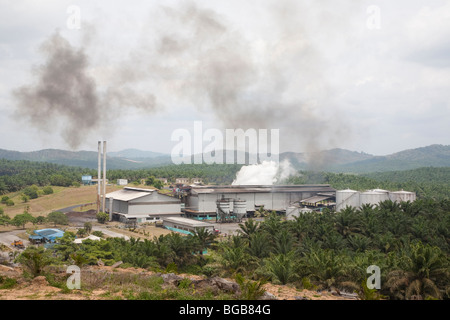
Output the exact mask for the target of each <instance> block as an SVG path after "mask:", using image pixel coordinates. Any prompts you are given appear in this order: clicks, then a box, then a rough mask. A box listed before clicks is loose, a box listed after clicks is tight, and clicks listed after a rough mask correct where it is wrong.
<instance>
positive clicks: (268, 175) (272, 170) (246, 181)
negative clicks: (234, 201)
mask: <svg viewBox="0 0 450 320" xmlns="http://www.w3.org/2000/svg"><path fill="white" fill-rule="evenodd" d="M295 173H296V170H295V169H294V168H293V167H292V165H291V163H290V162H289V161H288V160H284V161H282V162H281V163H277V162H275V161H263V162H262V163H260V164H253V165H249V166H243V167H242V168H241V170H239V172H238V173H237V174H236V179H235V180H234V181H233V183H232V185H235V186H237V185H273V184H276V183H280V182H282V181H284V180H285V179H287V178H289V176H291V175H293V174H295Z"/></svg>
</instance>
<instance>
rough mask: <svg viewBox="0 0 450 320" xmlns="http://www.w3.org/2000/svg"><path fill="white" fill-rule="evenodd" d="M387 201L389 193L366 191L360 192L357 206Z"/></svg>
mask: <svg viewBox="0 0 450 320" xmlns="http://www.w3.org/2000/svg"><path fill="white" fill-rule="evenodd" d="M386 200H389V193H388V192H376V191H372V190H370V191H366V192H361V194H360V195H359V205H360V206H362V205H363V204H375V205H377V204H378V203H380V202H382V201H386Z"/></svg>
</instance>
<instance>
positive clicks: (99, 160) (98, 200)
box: [97, 141, 102, 213]
mask: <svg viewBox="0 0 450 320" xmlns="http://www.w3.org/2000/svg"><path fill="white" fill-rule="evenodd" d="M101 146H102V142H101V141H99V142H98V171H97V213H99V212H100V192H101V189H100V172H101V163H102V161H101V153H102V147H101Z"/></svg>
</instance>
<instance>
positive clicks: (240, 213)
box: [233, 199, 247, 220]
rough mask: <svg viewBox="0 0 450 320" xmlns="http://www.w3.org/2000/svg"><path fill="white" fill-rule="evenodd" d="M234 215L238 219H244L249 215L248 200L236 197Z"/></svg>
mask: <svg viewBox="0 0 450 320" xmlns="http://www.w3.org/2000/svg"><path fill="white" fill-rule="evenodd" d="M233 215H235V216H236V218H237V219H238V220H242V218H243V217H245V216H246V215H247V201H245V200H241V199H234V201H233Z"/></svg>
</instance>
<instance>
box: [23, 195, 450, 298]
mask: <svg viewBox="0 0 450 320" xmlns="http://www.w3.org/2000/svg"><path fill="white" fill-rule="evenodd" d="M449 213H450V201H449V200H443V201H434V200H419V201H416V202H414V203H410V202H403V203H400V204H398V203H393V202H391V201H386V202H382V203H380V204H379V205H378V206H369V205H365V206H363V207H362V208H361V209H355V208H351V207H347V208H346V209H345V210H342V211H341V212H339V213H335V212H331V211H324V212H323V213H316V212H311V213H305V214H303V215H301V216H299V217H297V218H295V219H294V220H284V219H283V217H281V216H278V215H276V214H275V213H272V214H269V215H268V216H267V217H266V218H265V219H264V220H263V221H256V220H252V219H249V220H247V221H245V222H244V223H242V224H241V225H240V233H239V234H238V235H235V236H231V237H227V238H225V239H221V241H218V239H217V238H215V237H214V236H213V235H211V234H209V233H208V232H206V231H205V230H199V231H198V232H197V233H195V234H194V235H190V236H183V235H180V234H178V233H173V234H169V235H165V236H160V237H155V238H154V239H153V240H147V239H145V240H143V241H140V240H139V239H134V238H132V239H130V240H128V241H127V240H124V239H122V238H108V239H103V240H101V241H91V240H86V241H84V242H83V243H82V244H81V245H78V244H75V243H73V240H74V239H75V235H74V234H73V233H70V232H67V233H66V234H65V236H64V237H63V238H62V239H61V240H60V243H59V244H58V245H56V246H55V247H54V248H53V249H52V250H54V254H52V255H51V256H52V257H53V261H52V263H54V264H55V263H56V264H58V263H59V264H68V263H71V264H77V265H79V266H80V267H82V266H83V265H85V264H96V263H97V262H98V260H102V261H103V262H104V263H105V264H107V265H112V264H113V263H115V262H117V261H123V262H124V264H123V266H125V267H126V266H133V267H140V268H146V269H150V270H156V271H167V272H177V271H178V272H186V273H192V274H201V275H206V276H222V277H236V276H237V277H242V278H241V281H243V279H247V280H252V281H256V283H258V282H260V283H263V282H265V281H270V282H272V283H276V284H290V285H293V286H296V287H297V288H299V289H301V288H306V289H313V290H326V289H338V290H341V291H342V290H346V291H350V292H357V293H358V294H359V295H360V297H361V298H364V299H369V298H372V299H374V298H380V297H384V298H387V299H417V298H419V299H450V258H449V257H450V255H449V254H450V230H449V226H450V214H449ZM205 249H207V250H208V253H207V254H203V252H204V250H205ZM27 250H28V249H27ZM30 250H34V249H30ZM25 252H27V251H25ZM38 253H39V252H37V251H35V250H34V251H32V252H30V253H29V254H28V255H23V256H21V257H20V258H19V261H22V262H23V263H25V265H26V266H27V268H28V269H29V272H30V273H33V274H37V273H38V272H42V270H43V268H42V263H43V262H45V261H47V259H48V257H49V256H50V254H48V255H46V256H42V257H39V256H36V255H37V254H38ZM41 254H43V253H42V252H41ZM28 259H33V261H31V262H30V261H28ZM36 264H37V265H36ZM371 265H376V266H379V268H380V270H381V290H378V291H376V292H374V291H373V290H372V291H371V290H368V289H367V287H366V286H365V283H366V281H367V278H368V277H369V275H370V274H368V273H367V268H368V267H369V266H371ZM256 283H254V284H255V285H256Z"/></svg>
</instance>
